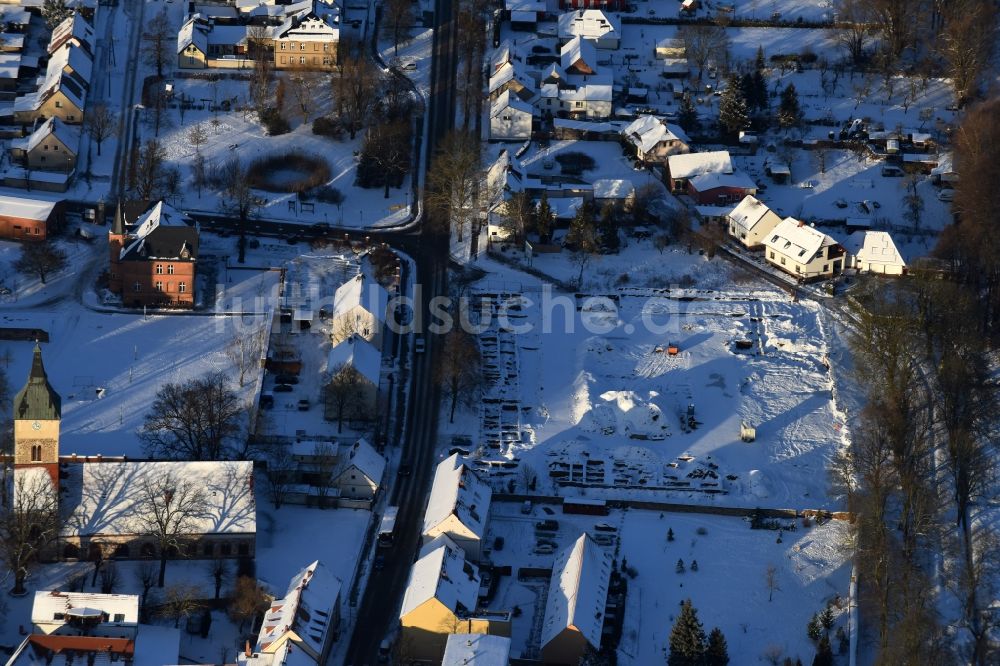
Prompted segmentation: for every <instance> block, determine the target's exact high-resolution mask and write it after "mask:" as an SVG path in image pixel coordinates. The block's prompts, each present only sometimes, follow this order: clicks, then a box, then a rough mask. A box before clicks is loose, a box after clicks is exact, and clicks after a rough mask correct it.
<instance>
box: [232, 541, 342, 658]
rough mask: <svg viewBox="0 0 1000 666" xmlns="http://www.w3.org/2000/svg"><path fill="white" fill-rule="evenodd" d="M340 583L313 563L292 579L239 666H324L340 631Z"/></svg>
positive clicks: (320, 563)
mask: <svg viewBox="0 0 1000 666" xmlns="http://www.w3.org/2000/svg"><path fill="white" fill-rule="evenodd" d="M341 588H342V583H341V581H340V579H339V578H337V577H336V576H334V575H333V574H332V573H330V570H329V569H327V568H326V566H325V565H324V564H323V563H322V562H320V561H319V560H316V561H315V562H313V563H312V564H310V565H309V566H307V567H305V568H304V569H302V570H301V571H299V572H298V573H297V574H295V576H294V577H293V578H292V580H291V582H290V583H289V585H288V589H287V590H286V591H285V596H284V597H282V598H280V599H274V600H273V601H272V602H271V604H270V605H269V607H268V609H267V611H266V612H265V613H264V620H263V622H262V623H261V627H260V632H259V633H258V634H257V642H256V643H255V644H254V645H253V646H252V647H250V648H248V649H244V650H243V651H242V652H241V653H240V654H239V655H237V657H236V663H237V664H238V666H293V665H294V666H323V665H324V664H326V662H327V658H328V657H329V656H330V649H331V647H332V646H333V643H334V641H335V640H336V638H337V634H338V631H339V629H340V602H341V598H340V595H341Z"/></svg>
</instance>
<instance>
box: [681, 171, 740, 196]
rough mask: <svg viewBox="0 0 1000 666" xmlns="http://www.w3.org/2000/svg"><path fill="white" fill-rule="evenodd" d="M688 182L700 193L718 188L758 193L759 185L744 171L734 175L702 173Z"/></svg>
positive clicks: (736, 172)
mask: <svg viewBox="0 0 1000 666" xmlns="http://www.w3.org/2000/svg"><path fill="white" fill-rule="evenodd" d="M688 182H690V183H691V187H693V188H694V189H695V190H697V191H698V192H707V191H708V190H714V189H715V188H717V187H732V188H737V189H743V190H753V191H755V192H756V191H757V183H755V182H753V178H751V177H750V176H748V175H746V174H745V173H743V172H742V171H735V172H733V173H700V174H698V175H697V176H693V177H692V178H691V180H690V181H688Z"/></svg>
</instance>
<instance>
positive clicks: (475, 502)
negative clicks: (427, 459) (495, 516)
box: [421, 454, 493, 562]
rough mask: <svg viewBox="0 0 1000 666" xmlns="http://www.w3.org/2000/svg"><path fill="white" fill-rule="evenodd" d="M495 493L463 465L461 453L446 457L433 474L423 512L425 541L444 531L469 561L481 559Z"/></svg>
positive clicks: (422, 532) (423, 535)
mask: <svg viewBox="0 0 1000 666" xmlns="http://www.w3.org/2000/svg"><path fill="white" fill-rule="evenodd" d="M492 496H493V493H492V491H491V490H490V487H489V485H487V484H486V482H484V481H483V480H482V479H480V478H479V476H478V475H477V474H476V473H475V472H473V471H472V469H471V468H469V467H467V466H466V465H464V464H463V463H462V461H461V460H459V457H458V454H454V455H452V456H449V457H448V458H445V459H444V460H443V461H441V463H439V464H438V466H437V470H436V471H435V473H434V483H433V485H432V486H431V494H430V498H429V499H428V500H427V510H426V511H425V512H424V525H423V529H422V530H421V535H422V537H423V541H424V543H427V542H429V541H432V540H433V539H435V538H436V537H438V536H440V535H442V534H445V535H447V536H448V537H449V538H450V539H451V540H452V541H454V542H455V543H456V544H458V545H459V546H460V547H461V548H462V549H463V550H464V551H465V554H466V555H467V556H468V557H469V559H470V560H472V561H474V562H478V561H480V559H482V556H483V542H484V540H485V539H486V525H487V521H488V519H489V512H490V500H491V499H492Z"/></svg>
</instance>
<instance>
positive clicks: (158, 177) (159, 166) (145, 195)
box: [130, 139, 167, 200]
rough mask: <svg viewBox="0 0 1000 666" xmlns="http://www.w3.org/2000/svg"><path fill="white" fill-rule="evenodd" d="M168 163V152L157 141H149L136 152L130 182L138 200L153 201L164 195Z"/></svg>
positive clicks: (132, 161)
mask: <svg viewBox="0 0 1000 666" xmlns="http://www.w3.org/2000/svg"><path fill="white" fill-rule="evenodd" d="M166 161H167V151H166V149H165V148H164V147H163V146H162V145H161V144H160V142H159V141H157V140H156V139H148V140H147V141H146V142H145V143H143V144H141V146H140V147H139V148H138V149H137V150H136V151H135V154H134V157H133V159H132V160H131V163H132V164H131V167H132V168H131V174H130V180H131V181H132V182H133V183H134V189H135V195H136V197H137V198H139V199H141V200H152V199H154V198H158V197H157V196H156V195H157V194H162V193H163V190H164V189H165V188H164V175H165V173H166V171H167V169H166Z"/></svg>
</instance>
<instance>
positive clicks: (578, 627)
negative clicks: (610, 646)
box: [539, 534, 611, 665]
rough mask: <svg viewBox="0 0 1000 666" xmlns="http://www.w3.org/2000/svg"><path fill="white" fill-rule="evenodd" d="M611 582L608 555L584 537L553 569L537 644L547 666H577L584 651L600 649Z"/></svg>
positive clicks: (592, 541) (574, 544) (576, 542)
mask: <svg viewBox="0 0 1000 666" xmlns="http://www.w3.org/2000/svg"><path fill="white" fill-rule="evenodd" d="M610 580H611V555H610V554H609V553H608V552H607V551H605V550H604V549H603V548H601V547H600V546H598V545H597V544H596V543H595V542H594V540H593V539H591V538H590V537H589V536H587V535H586V534H581V535H580V538H579V539H577V540H576V541H575V542H574V543H573V545H572V546H570V547H569V548H567V549H565V550H564V551H562V552H561V553H560V554H559V555H558V557H556V561H555V563H554V564H553V566H552V579H551V581H550V583H549V593H548V597H547V598H546V601H545V619H544V620H543V621H542V632H541V636H540V640H539V643H540V645H541V647H542V661H543V662H544V663H546V664H567V665H569V664H578V663H579V662H580V658H581V657H582V656H583V654H584V652H585V651H586V649H587V647H588V646H590V647H592V648H594V649H597V648H600V646H601V633H602V631H603V628H604V610H605V605H606V604H607V600H608V585H609V584H610Z"/></svg>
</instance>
